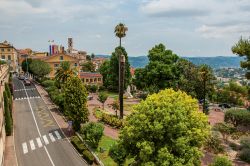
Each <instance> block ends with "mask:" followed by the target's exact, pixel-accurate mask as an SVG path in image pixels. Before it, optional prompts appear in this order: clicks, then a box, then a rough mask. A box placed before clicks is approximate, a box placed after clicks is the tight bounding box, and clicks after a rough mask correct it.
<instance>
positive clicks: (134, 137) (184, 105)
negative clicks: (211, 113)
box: [119, 89, 210, 166]
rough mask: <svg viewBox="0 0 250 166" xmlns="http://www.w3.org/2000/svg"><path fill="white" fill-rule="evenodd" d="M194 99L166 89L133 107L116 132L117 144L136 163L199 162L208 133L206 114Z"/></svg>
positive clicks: (189, 163)
mask: <svg viewBox="0 0 250 166" xmlns="http://www.w3.org/2000/svg"><path fill="white" fill-rule="evenodd" d="M198 109H199V107H198V104H197V100H195V99H193V98H192V97H191V96H188V95H187V94H186V93H184V92H181V91H177V92H176V91H174V90H172V89H166V90H162V91H160V92H159V93H158V94H153V95H150V96H149V97H148V98H147V99H146V100H145V101H142V102H141V103H140V104H138V105H137V106H136V107H134V110H133V113H132V114H131V115H129V116H128V117H127V119H126V120H127V122H126V125H125V126H124V128H123V129H122V130H121V132H120V140H119V145H121V146H122V147H123V148H124V149H125V151H126V154H127V156H131V157H134V160H135V162H136V165H195V166H198V165H200V158H201V156H202V151H201V149H200V148H201V147H202V145H203V143H204V142H205V141H206V139H207V138H208V136H209V133H210V128H209V124H208V119H207V117H206V116H205V115H204V114H203V113H202V112H199V111H198Z"/></svg>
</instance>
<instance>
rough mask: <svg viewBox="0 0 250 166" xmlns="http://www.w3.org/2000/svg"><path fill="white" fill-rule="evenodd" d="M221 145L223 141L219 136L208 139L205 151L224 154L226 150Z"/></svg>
mask: <svg viewBox="0 0 250 166" xmlns="http://www.w3.org/2000/svg"><path fill="white" fill-rule="evenodd" d="M221 144H222V141H221V140H220V139H219V137H218V136H217V135H212V136H210V137H209V138H208V139H207V141H206V143H205V149H206V150H207V151H209V152H213V153H215V154H218V153H222V152H224V148H223V146H222V145H221Z"/></svg>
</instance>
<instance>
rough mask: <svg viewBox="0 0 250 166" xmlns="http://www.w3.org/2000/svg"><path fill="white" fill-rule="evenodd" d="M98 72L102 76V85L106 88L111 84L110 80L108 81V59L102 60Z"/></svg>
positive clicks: (109, 73) (109, 75)
mask: <svg viewBox="0 0 250 166" xmlns="http://www.w3.org/2000/svg"><path fill="white" fill-rule="evenodd" d="M99 72H100V74H101V75H102V77H103V86H105V87H106V88H109V86H110V85H111V82H110V80H111V79H110V77H111V71H110V61H109V60H107V61H104V62H103V64H102V65H101V66H100V68H99Z"/></svg>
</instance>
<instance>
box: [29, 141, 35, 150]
mask: <svg viewBox="0 0 250 166" xmlns="http://www.w3.org/2000/svg"><path fill="white" fill-rule="evenodd" d="M30 148H31V150H35V149H36V147H35V144H34V141H33V140H30Z"/></svg>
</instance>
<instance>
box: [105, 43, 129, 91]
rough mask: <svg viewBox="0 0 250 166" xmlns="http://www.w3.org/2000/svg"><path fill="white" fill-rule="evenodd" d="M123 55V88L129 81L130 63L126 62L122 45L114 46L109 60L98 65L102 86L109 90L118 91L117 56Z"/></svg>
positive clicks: (125, 54)
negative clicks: (101, 76)
mask: <svg viewBox="0 0 250 166" xmlns="http://www.w3.org/2000/svg"><path fill="white" fill-rule="evenodd" d="M120 55H124V56H125V69H124V70H125V77H124V81H125V82H124V87H125V89H126V88H127V86H128V85H129V83H130V81H131V73H130V64H129V62H128V55H127V52H126V50H125V48H123V47H116V48H115V52H113V53H112V55H111V58H110V61H107V62H104V63H103V64H102V65H101V67H100V73H101V74H102V75H103V82H104V86H106V88H108V89H109V90H112V91H116V92H118V89H119V56H120Z"/></svg>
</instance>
